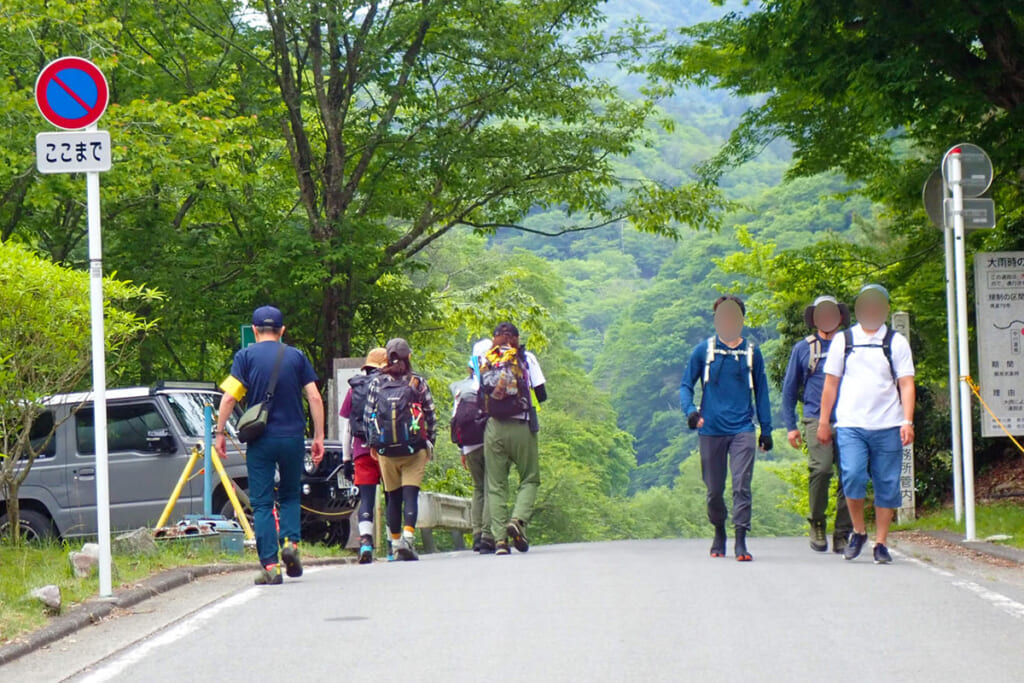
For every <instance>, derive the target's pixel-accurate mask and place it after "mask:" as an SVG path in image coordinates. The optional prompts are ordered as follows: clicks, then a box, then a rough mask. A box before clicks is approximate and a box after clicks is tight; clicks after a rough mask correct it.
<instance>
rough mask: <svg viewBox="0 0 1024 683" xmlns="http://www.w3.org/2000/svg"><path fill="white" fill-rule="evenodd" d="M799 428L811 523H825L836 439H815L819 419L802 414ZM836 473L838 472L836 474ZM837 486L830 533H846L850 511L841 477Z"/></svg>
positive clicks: (836, 458) (836, 452)
mask: <svg viewBox="0 0 1024 683" xmlns="http://www.w3.org/2000/svg"><path fill="white" fill-rule="evenodd" d="M800 431H801V432H802V433H803V439H804V443H806V444H807V469H808V474H809V476H808V479H807V498H808V500H809V501H810V508H811V517H810V521H812V522H825V511H826V510H827V509H828V492H829V487H831V485H832V475H833V473H834V471H835V470H838V469H839V448H838V446H837V445H836V440H835V439H833V440H832V443H821V442H820V441H818V418H816V417H805V418H803V419H802V420H800ZM837 476H838V475H837ZM838 478H839V486H838V488H837V489H836V521H835V527H834V530H833V533H835V535H836V536H849V535H850V532H851V531H853V522H851V521H850V511H849V509H847V507H846V496H845V495H843V478H842V476H839V477H838Z"/></svg>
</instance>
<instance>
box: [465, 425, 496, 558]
mask: <svg viewBox="0 0 1024 683" xmlns="http://www.w3.org/2000/svg"><path fill="white" fill-rule="evenodd" d="M463 457H465V458H466V467H468V468H469V474H470V476H472V477H473V503H472V505H471V507H470V512H469V518H470V520H471V522H472V524H473V535H474V536H476V535H477V534H480V535H481V536H482V537H483V538H491V511H490V510H489V509H488V507H487V475H486V474H485V472H486V470H485V469H484V447H483V446H482V445H480V446H477V447H476V448H474V449H473V450H471V451H469V452H468V453H465V454H464V455H463Z"/></svg>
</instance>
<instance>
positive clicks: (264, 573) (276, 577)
mask: <svg viewBox="0 0 1024 683" xmlns="http://www.w3.org/2000/svg"><path fill="white" fill-rule="evenodd" d="M253 583H254V584H256V585H257V586H280V585H281V584H282V583H284V579H283V578H281V567H279V566H277V565H276V564H268V565H267V566H266V567H263V568H262V569H260V573H259V574H257V575H256V578H255V580H253Z"/></svg>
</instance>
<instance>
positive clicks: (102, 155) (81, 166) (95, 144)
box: [36, 130, 111, 173]
mask: <svg viewBox="0 0 1024 683" xmlns="http://www.w3.org/2000/svg"><path fill="white" fill-rule="evenodd" d="M110 157H111V148H110V132H109V131H106V130H91V131H74V132H67V133H39V134H38V135H36V168H38V169H39V172H40V173H89V172H97V173H98V172H102V171H109V170H110Z"/></svg>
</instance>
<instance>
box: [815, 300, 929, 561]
mask: <svg viewBox="0 0 1024 683" xmlns="http://www.w3.org/2000/svg"><path fill="white" fill-rule="evenodd" d="M854 311H855V313H856V315H857V324H856V325H854V326H853V327H852V328H850V329H849V330H847V331H846V332H844V333H843V334H841V335H837V336H836V338H835V339H833V340H832V345H831V346H830V347H829V350H828V357H827V358H826V359H825V374H826V377H825V385H824V387H823V389H822V392H821V410H820V413H819V416H818V440H819V441H821V442H822V443H830V442H831V441H832V438H833V435H832V427H831V424H830V420H829V415H830V414H831V413H832V408H833V406H835V424H836V427H835V440H836V444H837V445H838V447H839V468H840V471H841V477H842V482H843V488H844V490H845V492H846V501H847V504H848V506H849V509H850V517H851V518H852V521H853V531H852V532H851V533H850V540H849V543H848V544H847V546H846V550H845V551H844V553H843V557H844V558H845V559H847V560H853V559H855V558H856V557H857V556H858V555H860V553H861V550H862V549H863V548H864V544H865V542H866V541H867V529H866V527H865V524H864V499H865V497H866V491H867V482H868V478H869V477H870V479H871V482H872V483H873V484H874V489H875V547H874V560H875V563H876V564H889V563H891V562H892V556H891V555H890V553H889V550H888V548H887V547H886V541H887V537H888V533H889V525H890V524H891V522H892V518H893V514H894V513H895V510H896V508H898V507H899V506H900V504H901V502H902V496H901V494H900V471H901V468H902V464H903V446H906V445H908V444H911V443H913V442H914V403H915V398H916V396H915V389H914V360H913V357H912V355H911V352H910V343H909V342H908V341H907V339H906V337H904V336H903V335H901V334H899V333H898V332H895V331H893V330H891V329H889V328H888V327H887V326H886V324H885V321H886V319H887V318H888V316H889V292H888V291H886V289H885V287H883V286H881V285H877V284H869V285H865V286H864V287H863V288H861V290H860V293H859V294H858V295H857V300H856V302H855V304H854ZM837 397H838V398H837Z"/></svg>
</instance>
